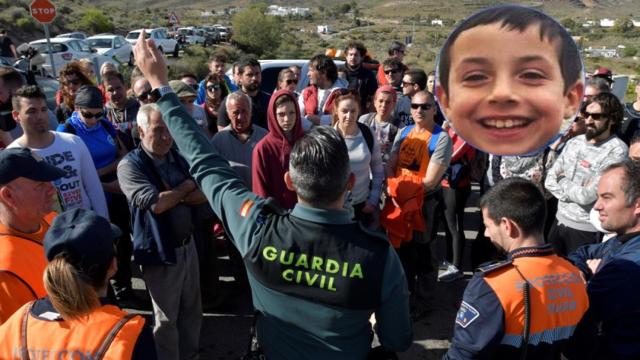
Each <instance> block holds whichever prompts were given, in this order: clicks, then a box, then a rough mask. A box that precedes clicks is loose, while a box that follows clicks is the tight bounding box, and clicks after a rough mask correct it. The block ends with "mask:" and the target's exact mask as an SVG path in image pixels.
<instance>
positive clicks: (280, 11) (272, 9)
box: [267, 5, 311, 16]
mask: <svg viewBox="0 0 640 360" xmlns="http://www.w3.org/2000/svg"><path fill="white" fill-rule="evenodd" d="M310 13H311V9H309V8H300V7H286V6H278V5H270V6H268V7H267V15H273V16H287V15H293V16H307V15H309V14H310Z"/></svg>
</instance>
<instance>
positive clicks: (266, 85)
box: [226, 60, 346, 94]
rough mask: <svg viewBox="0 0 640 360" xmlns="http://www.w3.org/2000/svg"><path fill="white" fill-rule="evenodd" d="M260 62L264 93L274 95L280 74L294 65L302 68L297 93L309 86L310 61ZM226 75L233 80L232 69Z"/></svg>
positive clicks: (339, 62) (341, 64) (339, 66)
mask: <svg viewBox="0 0 640 360" xmlns="http://www.w3.org/2000/svg"><path fill="white" fill-rule="evenodd" d="M333 61H334V62H335V64H336V66H337V67H338V68H342V67H344V61H342V60H333ZM259 62H260V68H261V69H262V84H261V86H260V90H262V91H265V92H268V93H270V94H271V93H273V92H274V90H275V88H276V86H277V85H278V74H280V71H281V70H282V69H284V68H288V67H289V66H292V65H297V66H299V67H300V68H301V71H300V81H298V86H297V87H296V91H297V92H298V93H300V92H302V90H303V89H304V88H305V87H307V86H309V77H308V76H307V73H308V72H309V60H259ZM226 74H227V76H229V78H231V79H233V73H232V70H231V69H229V71H227V73H226ZM344 86H346V84H344Z"/></svg>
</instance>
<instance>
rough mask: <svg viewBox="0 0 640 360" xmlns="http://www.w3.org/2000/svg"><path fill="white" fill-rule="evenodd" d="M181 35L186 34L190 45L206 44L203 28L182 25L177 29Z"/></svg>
mask: <svg viewBox="0 0 640 360" xmlns="http://www.w3.org/2000/svg"><path fill="white" fill-rule="evenodd" d="M177 33H178V35H179V36H184V37H185V41H186V42H187V44H189V45H204V43H205V41H206V38H205V36H204V35H205V34H204V31H203V30H200V29H196V28H194V27H182V28H179V29H178V30H177Z"/></svg>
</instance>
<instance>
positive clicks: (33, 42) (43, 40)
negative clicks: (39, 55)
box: [29, 37, 84, 44]
mask: <svg viewBox="0 0 640 360" xmlns="http://www.w3.org/2000/svg"><path fill="white" fill-rule="evenodd" d="M49 40H51V42H52V43H67V42H69V41H84V40H83V39H76V38H59V37H55V38H50V39H49ZM46 42H47V39H40V40H34V41H32V42H30V43H29V44H41V43H46Z"/></svg>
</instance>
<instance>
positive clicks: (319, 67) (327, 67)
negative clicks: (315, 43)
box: [298, 55, 343, 132]
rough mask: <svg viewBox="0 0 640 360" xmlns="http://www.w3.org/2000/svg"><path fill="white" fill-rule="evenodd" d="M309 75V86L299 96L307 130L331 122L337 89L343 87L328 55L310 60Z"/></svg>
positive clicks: (299, 103)
mask: <svg viewBox="0 0 640 360" xmlns="http://www.w3.org/2000/svg"><path fill="white" fill-rule="evenodd" d="M307 77H309V86H307V87H306V88H304V89H303V90H302V94H300V96H299V97H298V106H299V107H300V113H301V115H302V127H303V128H304V131H305V132H307V131H309V129H311V127H312V126H315V125H330V124H331V113H332V111H333V98H334V97H335V95H336V93H335V91H336V90H338V89H341V88H343V86H341V85H340V83H341V81H340V80H339V79H338V68H337V67H336V64H335V63H334V62H333V60H332V59H331V58H330V57H328V56H326V55H316V56H314V57H312V58H311V60H309V71H308V73H307Z"/></svg>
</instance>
